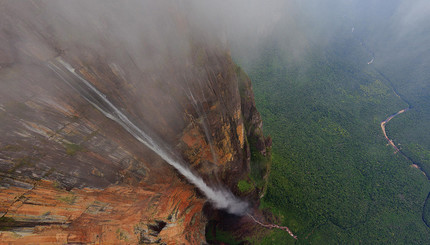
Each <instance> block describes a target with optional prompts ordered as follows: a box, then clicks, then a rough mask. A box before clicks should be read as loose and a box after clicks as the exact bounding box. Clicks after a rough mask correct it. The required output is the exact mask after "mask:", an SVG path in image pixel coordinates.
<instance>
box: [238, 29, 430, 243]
mask: <svg viewBox="0 0 430 245" xmlns="http://www.w3.org/2000/svg"><path fill="white" fill-rule="evenodd" d="M265 47H266V48H265V49H264V50H263V51H262V53H261V56H260V58H259V59H258V60H257V61H256V62H252V63H247V62H246V60H244V61H243V62H242V63H241V62H240V58H239V63H241V64H243V66H244V67H245V68H246V71H247V72H248V74H249V76H250V77H251V79H252V81H253V86H254V92H255V96H256V102H257V108H258V109H259V111H260V113H261V115H262V118H263V121H264V131H265V133H266V134H270V135H272V136H273V164H272V171H271V175H270V178H269V186H268V190H267V193H266V195H265V196H264V198H263V203H262V207H269V208H271V209H272V211H273V212H274V213H275V214H276V215H278V216H279V217H281V218H282V220H283V221H282V224H283V225H287V226H289V227H290V228H291V229H292V230H293V231H294V232H296V233H298V237H299V243H332V244H337V243H365V244H375V243H387V242H396V243H411V242H412V243H421V244H423V243H428V242H429V240H428V239H429V237H430V231H429V229H428V228H427V227H426V226H425V224H424V223H423V221H422V219H421V214H422V208H423V201H424V200H425V199H426V196H427V193H428V191H429V190H430V186H429V184H428V182H427V178H426V177H425V176H423V175H422V173H421V172H420V171H419V170H417V169H415V168H412V167H411V166H410V162H408V160H406V159H405V158H404V157H403V156H401V155H398V154H397V155H396V154H393V153H394V151H393V149H392V148H391V147H389V146H387V145H386V144H387V142H386V140H385V138H384V137H383V135H382V133H381V129H380V127H379V124H380V122H381V121H382V120H384V119H385V118H386V117H387V116H388V115H391V114H392V113H393V112H396V111H398V110H399V109H402V108H405V107H407V104H406V103H404V102H403V101H402V100H401V99H399V98H398V97H397V96H396V95H395V93H394V92H393V88H392V87H391V85H390V83H389V82H388V81H387V80H386V78H384V77H382V76H381V75H380V74H379V72H378V71H377V70H375V69H374V68H373V67H372V66H369V65H367V58H366V55H367V51H366V50H365V49H364V48H363V46H362V45H360V42H359V41H357V40H356V39H354V38H353V37H352V35H351V33H350V32H349V33H348V32H345V33H344V34H342V35H340V36H338V37H337V41H335V42H334V43H332V44H330V45H328V46H319V45H316V44H314V45H311V46H310V47H309V49H308V50H307V51H306V53H305V54H304V56H303V57H301V58H300V59H299V61H298V62H297V59H294V60H295V62H292V61H291V59H292V58H291V57H293V56H294V55H293V50H289V49H288V48H285V47H284V46H282V44H280V43H279V40H276V39H275V41H273V42H268V43H267V44H266V46H265ZM405 227H408V228H407V229H405ZM286 242H288V243H291V244H292V243H294V242H295V241H294V240H293V239H291V238H290V237H289V236H288V234H286V233H284V232H282V231H276V232H274V233H273V234H272V235H271V236H269V237H267V238H264V239H263V243H265V244H277V243H278V244H279V243H283V244H285V243H286Z"/></svg>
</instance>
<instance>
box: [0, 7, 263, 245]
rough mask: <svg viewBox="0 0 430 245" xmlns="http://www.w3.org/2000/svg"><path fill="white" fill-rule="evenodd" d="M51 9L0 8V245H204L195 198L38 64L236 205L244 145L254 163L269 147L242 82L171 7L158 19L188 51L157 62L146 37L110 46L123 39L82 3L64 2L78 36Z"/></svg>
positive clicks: (246, 161) (221, 51)
mask: <svg viewBox="0 0 430 245" xmlns="http://www.w3.org/2000/svg"><path fill="white" fill-rule="evenodd" d="M51 4H52V2H50V1H42V2H39V3H37V2H30V1H28V2H27V1H22V2H21V1H20V2H7V3H3V2H2V3H0V125H1V126H0V241H1V242H0V243H6V244H7V243H23V244H25V243H30V242H31V243H37V244H43V243H58V244H65V243H72V244H79V243H93V244H151V243H159V244H163V243H165V244H178V243H189V244H199V243H201V242H204V241H205V237H204V234H205V224H206V222H207V217H205V215H204V214H203V212H202V209H203V205H204V203H205V199H204V198H203V196H202V195H201V194H200V193H199V192H198V191H197V190H196V189H195V187H194V186H192V185H190V184H189V183H188V182H187V181H186V179H185V178H184V177H182V176H181V175H179V174H178V173H177V172H176V171H175V170H174V169H173V168H172V167H171V166H169V165H168V164H166V163H165V162H164V161H163V160H162V159H161V158H160V157H159V156H158V155H157V154H155V153H154V152H152V151H151V150H150V149H148V148H146V147H145V146H144V145H142V144H141V143H140V142H138V141H137V140H136V139H135V138H134V137H133V136H131V135H130V134H129V133H128V132H127V131H126V130H124V129H123V128H122V127H121V126H119V125H118V124H117V123H115V122H114V121H112V120H110V119H108V118H107V117H105V116H104V115H103V114H102V113H100V112H99V111H98V110H97V109H96V108H94V107H93V106H92V105H91V104H90V103H88V101H86V100H85V99H83V98H82V97H81V96H80V95H79V93H77V92H76V91H75V90H73V89H72V88H71V87H70V86H68V85H67V84H66V83H64V81H62V80H61V78H60V77H59V76H58V74H55V72H53V71H52V70H50V69H49V68H48V67H47V65H46V64H47V62H48V61H50V60H52V59H54V58H55V57H58V56H61V57H62V58H63V59H65V60H67V61H68V62H69V63H70V64H71V65H72V66H73V68H74V69H75V70H76V71H77V72H79V73H80V74H81V75H82V76H83V77H85V79H87V80H88V81H89V82H91V84H92V85H93V86H95V87H97V89H99V90H100V91H102V92H103V93H104V94H105V95H106V96H107V97H108V98H109V99H110V100H111V101H112V102H113V103H114V104H115V105H116V106H117V107H119V108H121V110H122V112H123V113H124V114H126V115H127V116H128V117H129V118H131V119H132V120H133V122H134V123H135V124H136V125H138V126H139V127H140V128H142V129H143V130H146V131H148V132H150V133H151V134H152V135H153V136H154V137H156V138H158V139H160V140H162V141H164V142H166V147H168V148H169V150H170V151H172V152H175V154H177V155H178V156H180V157H181V158H183V159H184V160H185V161H186V162H187V164H189V166H190V167H191V168H192V169H193V170H195V171H196V172H197V173H198V174H199V175H201V176H202V177H203V178H204V179H205V181H207V183H209V184H210V185H213V186H217V185H219V186H227V187H228V188H230V189H231V190H232V191H233V192H235V193H236V194H240V192H239V191H238V189H237V181H238V180H239V179H243V178H246V176H247V175H248V173H249V171H250V161H251V158H250V146H249V142H248V138H250V137H253V138H254V140H253V142H254V143H255V144H256V147H257V148H256V149H257V150H258V151H259V152H260V153H261V154H266V148H267V146H268V145H267V144H268V141H267V140H265V138H264V136H263V135H262V132H261V127H262V124H261V118H260V116H259V114H258V112H257V111H256V109H255V102H254V101H253V95H252V89H251V86H250V82H249V79H248V80H246V79H247V78H246V79H244V77H243V76H242V75H240V74H239V73H238V72H237V68H236V66H235V64H234V63H233V61H232V60H231V58H230V55H229V52H228V50H226V49H225V48H222V47H221V46H218V45H214V44H213V42H206V41H205V40H206V39H204V38H202V37H200V36H196V35H194V34H193V31H192V26H190V25H189V24H187V20H186V18H185V15H183V14H181V11H180V10H179V9H176V8H178V6H177V5H172V6H171V9H170V10H169V11H171V12H172V13H173V14H172V15H171V17H169V18H171V19H169V20H167V21H168V22H169V21H170V22H169V24H170V25H172V26H173V28H174V29H175V30H176V32H178V33H175V34H174V35H176V37H178V38H180V39H181V40H182V43H181V42H180V45H185V46H183V48H182V49H180V51H177V50H178V49H177V47H176V46H175V49H173V50H169V47H170V46H169V45H172V44H166V46H165V47H166V50H167V51H162V52H161V51H160V52H161V53H162V54H160V53H159V52H157V51H154V49H153V46H152V45H154V43H153V42H154V41H153V40H151V39H150V38H148V37H146V36H144V37H142V36H138V38H137V40H140V39H142V40H141V42H140V41H139V42H140V43H139V45H138V46H139V49H138V51H139V52H136V50H135V49H129V48H127V47H130V46H127V45H125V46H124V48H122V47H119V46H118V45H119V44H123V43H124V42H127V41H130V40H129V39H122V38H123V36H122V35H123V34H124V33H121V35H117V34H115V33H113V34H112V32H111V29H110V28H112V26H109V25H108V24H106V23H109V21H110V20H111V19H110V18H107V19H103V18H104V17H103V18H102V17H100V16H92V14H93V13H92V12H91V11H92V9H91V7H88V6H87V7H86V6H85V4H84V2H79V4H83V5H82V6H79V4H75V5H76V6H75V5H74V7H76V8H78V9H82V12H83V13H82V16H81V18H82V19H83V20H85V21H83V22H84V23H85V25H84V26H79V28H78V27H77V26H76V25H77V24H76V23H74V22H71V21H70V19H68V18H69V16H67V15H62V14H63V12H62V10H58V9H53V8H52V6H51ZM153 5H154V6H149V7H155V8H162V7H161V6H158V5H157V4H156V3H154V4H153ZM116 7H118V6H116ZM128 10H129V9H127V8H125V7H124V9H122V10H121V7H119V11H124V12H126V11H128ZM93 17H94V18H93ZM96 17H100V18H101V19H97V18H96ZM130 18H132V17H130ZM112 25H114V26H115V24H112ZM60 27H61V28H60ZM141 27H142V26H139V24H133V25H131V26H130V27H128V28H129V29H127V30H126V31H125V33H126V34H127V32H130V33H128V34H131V33H134V34H135V32H136V30H137V29H139V28H141ZM142 28H143V29H144V30H145V28H147V27H145V26H143V27H142ZM148 28H149V27H148ZM139 30H140V29H139ZM70 33H73V35H70ZM88 33H93V34H91V35H89V34H88ZM162 34H163V33H162ZM79 35H81V36H79ZM184 36H186V37H187V38H184ZM184 43H185V44H184ZM174 45H178V44H174ZM181 47H182V46H181ZM170 48H172V47H170ZM178 52H179V54H178ZM160 59H161V60H162V62H161V61H160ZM160 62H161V63H160ZM241 84H242V85H241ZM243 84H245V85H243ZM269 144H270V142H269ZM263 191H264V190H262V189H257V190H256V192H255V193H254V194H252V193H251V194H250V193H248V197H249V198H251V199H256V198H257V197H258V195H260V194H261V192H263Z"/></svg>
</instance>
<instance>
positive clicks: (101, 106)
mask: <svg viewBox="0 0 430 245" xmlns="http://www.w3.org/2000/svg"><path fill="white" fill-rule="evenodd" d="M47 66H48V67H49V68H50V69H51V70H52V71H54V72H55V73H56V74H57V75H58V76H59V77H60V78H61V80H63V81H64V82H65V83H66V84H68V85H69V86H71V87H72V88H73V89H74V90H76V91H77V92H78V93H79V94H80V95H81V96H82V97H83V98H84V99H85V100H87V101H88V102H89V103H90V104H91V105H93V106H94V107H95V108H96V109H97V110H99V111H100V112H101V113H103V114H104V115H105V116H106V117H107V118H109V119H111V120H113V121H115V122H116V123H118V124H119V125H121V126H122V127H123V128H124V129H125V130H127V132H129V133H130V134H131V135H133V136H134V138H136V139H137V140H138V141H139V142H141V143H143V144H144V145H145V146H147V147H148V148H149V149H151V150H152V151H154V152H155V153H156V154H158V155H159V156H160V157H161V158H162V159H163V160H164V161H166V162H167V163H168V164H169V165H171V166H172V167H174V168H175V169H176V170H177V171H178V172H179V173H180V174H182V175H183V176H184V177H185V178H186V179H187V180H188V181H189V182H190V183H192V184H193V185H195V186H196V187H197V188H198V189H199V190H200V191H201V192H202V193H203V194H204V195H205V196H206V197H207V198H208V200H209V201H210V202H211V203H212V204H213V205H214V206H215V207H216V208H219V209H225V210H226V211H227V212H229V213H232V214H236V215H243V214H244V213H245V212H246V210H247V208H248V203H246V202H244V201H242V200H239V199H238V198H237V197H235V196H234V195H233V194H232V193H231V192H230V191H228V190H226V189H223V188H216V189H214V188H211V187H210V186H208V185H207V184H206V183H205V182H204V180H203V179H202V178H201V177H199V176H197V175H196V174H195V173H193V171H191V169H189V168H188V167H187V166H186V165H185V164H184V161H183V160H182V159H180V158H179V157H178V156H177V155H175V154H174V153H173V151H171V150H170V149H169V147H167V145H166V144H165V143H164V142H162V141H161V140H160V139H157V140H155V137H151V136H150V135H149V134H147V133H146V132H145V131H143V130H142V129H140V128H139V127H137V126H136V125H135V124H134V123H133V122H132V121H130V119H129V118H128V117H127V116H126V115H124V114H123V113H122V112H121V111H120V110H119V109H118V108H117V107H115V105H113V104H112V103H111V102H110V101H109V100H108V98H107V97H106V95H105V94H103V93H102V92H100V91H99V90H98V89H97V88H95V87H94V86H93V85H92V84H91V83H90V82H88V81H87V80H85V79H84V78H83V77H82V76H81V75H79V74H78V73H76V72H75V69H74V68H73V67H72V66H71V65H70V64H68V63H66V62H65V61H64V60H62V59H61V57H57V58H56V59H55V60H52V61H50V62H48V64H47Z"/></svg>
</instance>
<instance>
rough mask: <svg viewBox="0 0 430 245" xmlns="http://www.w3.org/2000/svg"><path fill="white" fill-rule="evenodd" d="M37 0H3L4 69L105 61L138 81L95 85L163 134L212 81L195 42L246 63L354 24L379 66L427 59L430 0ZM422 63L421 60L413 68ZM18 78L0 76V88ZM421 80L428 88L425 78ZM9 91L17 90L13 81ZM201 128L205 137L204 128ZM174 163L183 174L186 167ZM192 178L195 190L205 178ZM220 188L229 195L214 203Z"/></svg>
mask: <svg viewBox="0 0 430 245" xmlns="http://www.w3.org/2000/svg"><path fill="white" fill-rule="evenodd" d="M41 2H42V3H43V4H42V6H43V7H40V5H36V4H33V2H27V1H2V2H1V3H0V12H1V13H2V15H1V16H0V28H1V32H0V33H1V34H0V66H1V69H0V70H2V69H3V68H7V67H9V66H13V65H14V64H30V65H42V66H43V65H44V64H46V62H49V61H51V60H53V59H55V57H57V56H62V57H63V58H64V59H65V60H66V61H67V62H70V64H71V65H72V66H74V67H79V68H85V67H87V66H94V67H100V70H102V71H107V70H109V69H108V68H111V69H110V70H111V71H115V72H116V73H117V74H116V75H119V77H120V78H121V79H122V81H127V83H129V84H131V85H130V87H133V88H134V89H133V90H132V89H127V88H124V91H125V94H116V93H117V92H116V91H114V90H113V89H111V88H112V87H113V86H119V85H118V84H119V82H118V81H115V80H113V79H111V80H109V76H108V75H106V80H104V81H103V82H101V83H100V84H97V87H98V89H99V90H100V91H101V93H103V94H106V95H107V96H109V97H111V98H114V99H113V100H114V101H112V103H114V104H115V105H117V106H118V107H120V108H121V106H125V105H127V104H132V106H133V108H130V109H129V110H130V111H131V113H130V114H131V116H130V117H131V118H132V119H131V120H133V119H134V120H136V121H137V122H136V124H137V125H139V128H140V125H146V127H147V128H149V129H154V128H157V125H159V124H160V122H162V124H163V125H165V126H166V127H164V128H163V129H162V130H161V129H155V130H154V131H155V132H154V134H156V135H159V137H160V138H161V139H162V140H163V142H166V144H171V143H172V142H173V141H174V139H175V138H174V136H175V135H176V134H177V132H178V131H180V130H181V129H182V128H183V127H184V125H185V122H184V119H183V118H182V115H181V114H180V111H182V110H183V109H184V107H186V104H187V103H190V102H191V103H192V100H193V99H192V98H191V97H190V95H189V94H188V92H187V88H192V89H196V88H199V86H200V85H199V84H200V83H202V84H205V85H206V84H208V81H207V79H205V75H204V74H203V75H202V71H201V70H200V68H199V67H196V66H195V65H192V64H193V62H192V59H193V56H194V55H195V50H196V49H198V47H200V46H207V47H210V48H211V49H212V50H215V51H214V52H218V53H225V54H228V53H229V52H231V53H232V55H233V58H234V59H235V60H237V61H238V63H239V64H240V65H244V67H245V68H247V65H246V64H248V63H250V62H252V61H254V60H256V59H258V58H259V56H260V55H261V52H262V50H264V48H265V47H267V45H271V44H276V45H278V46H279V47H280V49H281V50H282V51H283V52H285V53H286V54H288V59H289V60H290V61H289V62H302V61H303V60H304V59H305V58H306V57H307V55H308V54H309V51H310V50H312V49H314V48H316V47H318V48H321V47H322V48H324V47H326V46H329V45H332V43H333V41H335V40H337V38H338V36H339V33H346V32H348V33H349V32H351V28H353V27H354V28H355V34H356V35H359V36H360V39H362V40H366V42H367V43H368V46H369V47H370V48H371V49H372V51H373V52H374V53H375V62H374V63H375V65H376V66H380V67H384V66H385V65H386V64H387V62H388V61H390V62H401V61H402V60H403V59H412V58H415V57H416V56H417V55H418V54H419V58H420V59H422V60H425V61H426V62H424V63H425V64H429V63H428V62H427V61H428V59H430V58H428V57H430V55H429V52H430V50H429V47H428V45H425V44H428V43H429V41H430V39H429V38H430V35H428V33H429V32H428V27H429V24H428V23H430V21H429V18H430V16H429V15H428V12H429V10H430V2H428V1H425V0H420V1H414V2H413V3H411V2H410V1H406V0H404V1H400V0H399V1H393V2H390V3H387V2H386V1H382V0H381V1H370V0H369V1H340V0H332V1H324V2H322V1H316V0H314V1H299V0H288V1H257V0H252V1H245V0H241V1H185V0H184V1H177V2H165V1H124V2H122V1H121V2H119V1H41ZM17 16H18V18H17ZM423 28H427V29H423ZM382 30H384V31H382ZM423 30H426V31H427V32H425V31H423ZM411 40H413V41H411ZM196 47H197V48H196ZM411 50H412V51H411ZM408 57H409V58H408ZM410 57H412V58H410ZM363 62H368V59H366V60H364V61H363ZM35 69H36V68H35ZM213 69H220V68H219V67H214V68H213ZM302 69H304V70H306V67H303V68H302ZM426 69H427V70H428V67H427V66H420V67H416V69H415V70H413V71H411V72H418V73H424V72H427V70H426ZM166 71H168V72H166ZM4 72H5V73H7V72H8V71H7V70H4ZM89 73H90V72H89ZM106 74H108V72H106ZM2 76H7V75H6V74H3V75H2ZM38 82H39V83H41V84H40V86H41V87H43V86H45V85H44V84H43V81H35V83H38ZM14 86H16V85H8V84H6V83H3V84H1V89H2V90H4V91H8V90H12V87H14ZM421 86H422V87H426V88H428V83H423V84H421ZM14 93H15V95H16V96H19V95H20V92H16V89H14ZM36 96H37V95H36ZM154 108H156V111H154ZM119 110H120V109H119ZM147 115H151V116H147ZM0 127H2V126H0ZM144 130H145V129H144ZM206 136H207V138H210V132H208V133H206ZM208 141H210V139H208ZM145 142H146V141H145ZM152 145H154V144H152ZM147 146H148V145H147ZM149 146H150V148H151V144H149ZM214 158H216V157H214ZM163 159H164V160H166V161H167V162H169V163H171V162H175V160H169V159H170V158H169V157H167V158H166V157H163ZM178 166H182V165H178ZM175 168H176V169H178V171H179V172H180V173H181V174H183V175H186V174H185V172H187V171H185V172H184V171H182V170H180V167H175ZM188 179H189V180H190V182H191V183H193V184H196V185H198V186H199V185H200V186H201V188H200V189H201V190H202V189H205V188H206V187H207V185H206V184H205V183H204V182H203V180H202V179H201V178H194V177H193V178H191V177H188ZM200 182H202V183H200ZM203 192H205V193H209V194H207V195H206V196H207V197H208V198H209V199H211V200H212V202H213V203H215V206H217V207H221V208H230V207H231V205H233V204H234V205H236V204H237V203H239V205H238V206H240V208H239V209H234V208H232V209H231V210H232V212H234V213H240V212H243V210H244V209H245V208H246V205H245V204H243V203H241V202H240V201H238V200H236V199H235V198H234V197H233V196H232V195H231V193H229V192H224V191H221V192H222V193H221V194H220V195H219V196H217V195H218V194H216V193H215V192H216V191H214V190H212V189H210V188H209V190H207V191H204V190H203ZM225 193H227V194H225ZM214 196H217V197H214ZM220 197H222V198H224V199H225V200H222V201H221V203H217V202H218V201H219V199H220ZM231 203H233V204H231ZM244 207H245V208H244Z"/></svg>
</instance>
